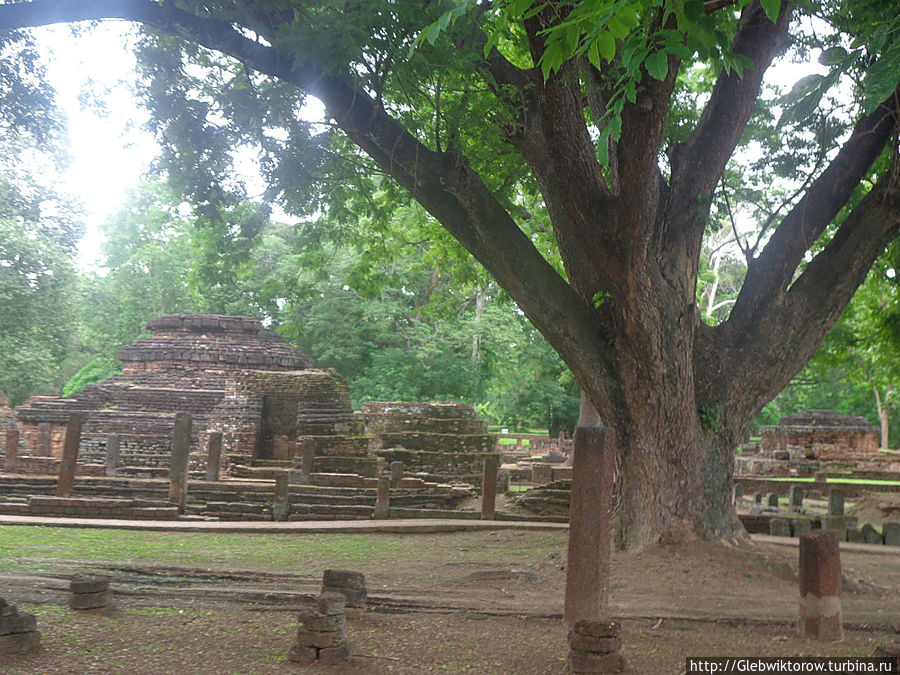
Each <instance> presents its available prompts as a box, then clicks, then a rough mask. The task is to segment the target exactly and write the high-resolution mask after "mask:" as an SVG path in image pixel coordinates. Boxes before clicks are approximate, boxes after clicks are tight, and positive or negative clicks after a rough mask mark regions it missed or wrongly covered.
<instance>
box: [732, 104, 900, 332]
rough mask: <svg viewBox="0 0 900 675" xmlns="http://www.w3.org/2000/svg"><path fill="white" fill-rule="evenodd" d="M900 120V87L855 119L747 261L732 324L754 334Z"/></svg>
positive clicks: (894, 131)
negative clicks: (822, 167)
mask: <svg viewBox="0 0 900 675" xmlns="http://www.w3.org/2000/svg"><path fill="white" fill-rule="evenodd" d="M898 118H900V89H898V90H897V91H896V92H895V93H894V95H893V96H892V97H891V98H890V99H888V100H887V101H885V102H884V103H882V104H881V105H880V106H879V107H878V108H877V109H876V110H875V111H874V112H873V113H872V114H871V115H868V116H866V117H863V118H862V119H860V120H859V122H857V124H856V127H855V128H854V130H853V134H852V135H851V136H850V138H849V139H848V140H847V142H846V143H844V145H843V147H842V148H841V149H840V151H839V152H838V154H837V156H836V157H835V158H834V160H833V161H832V162H831V164H829V166H828V168H826V169H825V171H823V172H822V174H821V175H820V176H819V177H818V178H817V179H816V180H815V181H814V182H813V183H812V185H811V186H810V188H809V190H808V191H807V193H806V194H805V195H804V196H803V197H802V198H801V199H800V200H799V201H798V202H797V204H796V205H795V206H794V208H792V209H791V210H790V211H789V212H788V214H787V215H786V216H785V217H784V219H783V220H782V221H781V223H780V224H779V226H778V227H777V228H776V229H775V231H774V232H773V233H772V236H771V238H770V239H769V241H768V243H767V244H766V247H765V248H764V249H763V251H762V253H761V254H760V255H759V257H758V258H756V259H755V260H753V261H751V262H750V264H749V265H748V269H747V277H746V279H745V280H744V284H743V286H742V288H741V292H740V294H739V296H738V301H737V303H736V304H735V306H734V309H733V310H732V312H731V317H730V318H729V323H731V324H733V325H734V326H736V327H738V329H739V330H747V331H751V332H752V331H753V326H755V325H756V324H758V323H759V322H760V321H761V319H762V315H764V314H765V313H767V312H768V311H769V308H770V307H771V306H773V305H774V304H775V303H777V302H780V299H781V297H782V296H783V295H784V293H785V291H786V290H787V287H788V285H789V284H790V283H791V280H792V279H793V276H794V273H795V272H796V270H797V266H798V265H799V264H800V263H801V261H802V260H803V256H804V254H805V253H806V251H808V250H809V247H810V246H812V244H813V243H814V242H815V241H816V239H818V238H819V236H820V235H821V234H822V232H823V231H824V230H825V227H826V226H827V225H828V224H829V223H830V222H831V221H832V220H833V219H834V218H835V216H837V214H838V212H839V211H840V209H841V208H842V207H843V206H844V205H845V204H846V203H847V200H848V199H849V198H850V196H851V195H852V194H853V191H854V190H855V189H856V188H857V186H858V185H859V182H860V181H861V180H862V179H863V178H864V177H865V175H866V173H868V171H869V169H870V168H871V166H872V163H873V162H874V161H875V159H876V158H877V157H878V155H879V154H880V153H881V151H882V150H883V149H884V146H885V144H886V143H887V142H888V140H889V139H890V138H891V135H892V134H894V133H896V128H897V123H898ZM872 260H874V258H873V259H872ZM872 260H869V263H871V262H872Z"/></svg>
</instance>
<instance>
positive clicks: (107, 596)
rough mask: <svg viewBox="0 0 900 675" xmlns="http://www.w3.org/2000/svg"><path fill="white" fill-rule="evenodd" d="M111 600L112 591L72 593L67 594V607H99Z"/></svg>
mask: <svg viewBox="0 0 900 675" xmlns="http://www.w3.org/2000/svg"><path fill="white" fill-rule="evenodd" d="M110 602H112V593H110V592H109V591H101V592H99V593H72V595H70V596H69V607H71V608H72V609H99V608H101V607H106V606H107V605H108V604H109V603H110Z"/></svg>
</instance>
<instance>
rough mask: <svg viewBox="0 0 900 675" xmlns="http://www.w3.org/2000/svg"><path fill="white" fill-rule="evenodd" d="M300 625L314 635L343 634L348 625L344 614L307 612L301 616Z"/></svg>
mask: <svg viewBox="0 0 900 675" xmlns="http://www.w3.org/2000/svg"><path fill="white" fill-rule="evenodd" d="M299 619H300V623H301V624H303V627H304V628H305V629H306V630H309V631H313V632H314V633H335V632H341V633H343V632H344V631H345V630H346V628H347V623H346V621H345V619H344V615H342V614H319V613H318V612H313V611H310V612H306V613H301V614H300V617H299Z"/></svg>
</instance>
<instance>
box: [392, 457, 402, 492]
mask: <svg viewBox="0 0 900 675" xmlns="http://www.w3.org/2000/svg"><path fill="white" fill-rule="evenodd" d="M402 484H403V462H399V461H397V462H391V489H393V490H396V489H397V488H399V487H400V486H401V485H402Z"/></svg>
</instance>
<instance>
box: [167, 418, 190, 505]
mask: <svg viewBox="0 0 900 675" xmlns="http://www.w3.org/2000/svg"><path fill="white" fill-rule="evenodd" d="M190 453H191V416H190V415H189V414H188V413H186V412H177V413H175V428H174V429H173V430H172V457H171V459H170V460H169V502H170V503H172V504H175V505H176V506H177V507H178V510H179V512H182V511H184V505H185V503H186V502H187V481H188V456H189V455H190Z"/></svg>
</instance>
